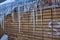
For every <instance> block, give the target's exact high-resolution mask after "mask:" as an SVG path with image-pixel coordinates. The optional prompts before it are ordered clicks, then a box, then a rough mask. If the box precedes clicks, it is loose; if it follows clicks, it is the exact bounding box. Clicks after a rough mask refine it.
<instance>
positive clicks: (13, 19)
mask: <svg viewBox="0 0 60 40" xmlns="http://www.w3.org/2000/svg"><path fill="white" fill-rule="evenodd" d="M12 21H13V22H14V10H13V11H12Z"/></svg>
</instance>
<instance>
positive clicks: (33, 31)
mask: <svg viewBox="0 0 60 40" xmlns="http://www.w3.org/2000/svg"><path fill="white" fill-rule="evenodd" d="M32 14H33V36H34V33H35V14H34V10H33V12H32ZM33 40H34V38H33Z"/></svg>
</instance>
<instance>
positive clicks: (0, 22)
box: [0, 16, 3, 28]
mask: <svg viewBox="0 0 60 40" xmlns="http://www.w3.org/2000/svg"><path fill="white" fill-rule="evenodd" d="M2 21H3V20H2V17H1V16H0V24H1V28H2Z"/></svg>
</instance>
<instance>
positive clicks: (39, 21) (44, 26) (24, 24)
mask: <svg viewBox="0 0 60 40" xmlns="http://www.w3.org/2000/svg"><path fill="white" fill-rule="evenodd" d="M53 19H55V20H58V21H60V8H57V9H56V15H54V11H53V9H44V10H43V12H42V16H41V15H40V11H37V13H36V12H35V27H34V26H33V16H32V18H31V13H29V12H27V13H25V14H23V13H22V14H21V22H20V23H21V24H20V25H21V28H20V32H18V14H17V12H15V15H14V22H13V21H12V16H11V14H9V15H8V16H6V17H5V23H4V24H5V31H6V32H7V33H8V34H9V40H60V36H59V35H58V36H57V35H54V34H56V32H54V31H53V26H54V25H55V23H53V24H51V25H52V28H49V27H48V22H49V21H51V20H53ZM33 29H34V31H33ZM57 30H58V31H59V32H60V28H58V29H57ZM48 32H51V33H52V34H51V35H48Z"/></svg>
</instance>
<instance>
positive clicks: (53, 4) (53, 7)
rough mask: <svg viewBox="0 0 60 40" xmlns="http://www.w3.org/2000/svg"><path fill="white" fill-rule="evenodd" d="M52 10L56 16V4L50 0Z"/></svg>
mask: <svg viewBox="0 0 60 40" xmlns="http://www.w3.org/2000/svg"><path fill="white" fill-rule="evenodd" d="M52 9H53V10H54V15H56V3H55V1H54V0H52Z"/></svg>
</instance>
